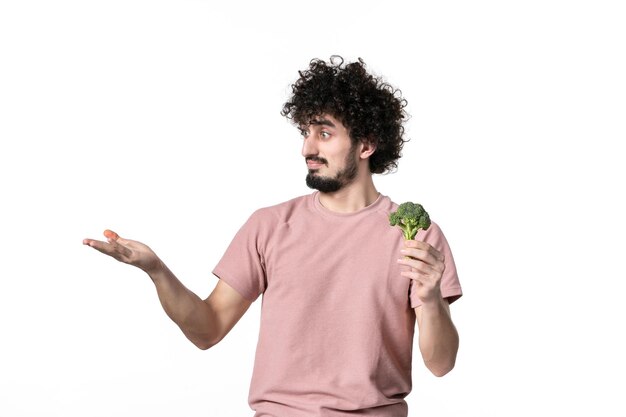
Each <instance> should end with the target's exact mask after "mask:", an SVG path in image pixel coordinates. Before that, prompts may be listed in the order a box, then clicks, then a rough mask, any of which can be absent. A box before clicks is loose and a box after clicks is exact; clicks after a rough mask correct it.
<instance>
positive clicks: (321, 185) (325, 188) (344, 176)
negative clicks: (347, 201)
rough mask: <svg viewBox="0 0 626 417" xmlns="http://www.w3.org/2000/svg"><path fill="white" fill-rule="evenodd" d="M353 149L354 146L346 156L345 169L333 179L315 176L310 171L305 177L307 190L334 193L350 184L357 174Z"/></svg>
mask: <svg viewBox="0 0 626 417" xmlns="http://www.w3.org/2000/svg"><path fill="white" fill-rule="evenodd" d="M355 149H356V146H352V147H350V152H348V156H347V157H346V161H345V167H344V168H343V169H341V170H340V171H339V172H337V174H336V175H335V176H334V177H323V176H321V175H319V174H317V170H315V169H310V170H309V173H308V174H307V176H306V185H307V186H308V187H309V188H312V189H314V190H318V191H320V192H322V193H334V192H335V191H339V190H341V189H342V188H343V187H345V186H346V185H348V184H350V183H351V182H352V181H353V180H354V179H355V178H356V175H357V174H358V172H359V170H358V165H357V159H356V156H355V155H354V150H355ZM310 159H313V160H317V161H321V162H326V161H325V160H323V159H321V158H315V157H313V158H310ZM327 166H328V164H327Z"/></svg>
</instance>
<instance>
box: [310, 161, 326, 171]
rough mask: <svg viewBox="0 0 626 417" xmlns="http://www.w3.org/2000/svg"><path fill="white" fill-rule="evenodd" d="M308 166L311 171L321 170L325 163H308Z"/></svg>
mask: <svg viewBox="0 0 626 417" xmlns="http://www.w3.org/2000/svg"><path fill="white" fill-rule="evenodd" d="M306 166H307V167H308V168H309V169H320V168H321V167H323V166H324V164H323V163H321V162H313V161H307V163H306Z"/></svg>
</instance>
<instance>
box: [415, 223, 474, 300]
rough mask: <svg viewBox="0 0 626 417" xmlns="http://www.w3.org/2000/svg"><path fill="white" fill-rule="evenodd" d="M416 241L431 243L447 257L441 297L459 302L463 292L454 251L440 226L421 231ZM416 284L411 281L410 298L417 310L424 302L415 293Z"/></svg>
mask: <svg viewBox="0 0 626 417" xmlns="http://www.w3.org/2000/svg"><path fill="white" fill-rule="evenodd" d="M415 239H416V240H421V241H423V242H426V243H429V244H430V245H431V246H432V247H434V248H435V249H437V250H438V251H439V252H441V253H442V254H443V256H444V257H445V259H444V264H445V269H444V271H443V276H442V277H441V295H442V296H443V298H447V299H448V302H450V303H452V302H454V301H456V300H458V299H459V298H460V297H461V295H463V292H462V290H461V283H460V282H459V276H458V275H457V272H456V265H455V263H454V258H453V257H452V251H451V250H450V245H449V244H448V241H447V239H446V237H445V236H444V234H443V232H442V231H441V228H440V227H439V225H437V224H436V223H435V222H431V225H430V227H429V228H428V230H426V231H424V230H420V231H419V232H418V234H417V236H416V237H415ZM414 290H415V282H414V280H411V284H410V287H409V298H410V300H411V308H415V307H417V306H419V305H421V304H422V301H421V300H420V299H419V298H418V297H417V295H416V293H415V291H414Z"/></svg>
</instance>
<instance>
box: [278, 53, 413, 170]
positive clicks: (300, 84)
mask: <svg viewBox="0 0 626 417" xmlns="http://www.w3.org/2000/svg"><path fill="white" fill-rule="evenodd" d="M343 64H344V60H343V58H342V57H340V56H337V55H333V56H332V57H331V58H330V62H329V63H326V62H325V61H322V60H320V59H313V60H311V62H310V64H309V68H308V69H307V70H305V71H298V73H299V74H300V78H299V79H298V80H297V81H296V82H295V83H294V84H293V85H292V86H291V87H292V92H293V95H292V96H291V98H290V100H289V101H287V102H286V103H285V104H284V105H283V109H282V111H281V115H283V116H285V117H287V118H288V119H290V120H291V121H292V122H293V123H294V124H297V125H299V126H308V125H309V124H310V123H311V121H312V120H314V119H315V118H317V117H319V116H321V115H322V114H324V113H326V114H330V115H331V116H333V117H335V118H336V119H338V120H339V121H341V123H342V124H343V125H344V126H345V127H346V128H347V129H348V132H350V138H351V140H352V143H358V142H367V143H371V144H373V145H375V146H376V151H375V152H374V153H373V154H372V155H371V156H370V158H369V168H370V172H372V173H374V174H382V173H386V172H391V171H392V170H395V169H396V168H397V167H398V163H397V160H398V159H399V158H400V157H401V156H402V154H401V151H402V147H403V146H404V143H405V142H407V141H408V140H405V139H404V138H403V135H404V127H403V126H402V124H403V123H404V121H406V120H407V119H408V114H407V113H406V111H405V110H404V108H405V107H406V104H407V102H406V100H405V99H404V98H402V93H401V91H400V90H398V89H394V88H393V87H392V86H391V85H389V84H387V83H386V82H383V80H382V79H381V78H380V77H374V76H373V75H370V74H368V73H367V71H366V70H365V62H363V60H362V59H361V58H359V59H358V62H353V63H349V64H347V65H345V66H344V65H343Z"/></svg>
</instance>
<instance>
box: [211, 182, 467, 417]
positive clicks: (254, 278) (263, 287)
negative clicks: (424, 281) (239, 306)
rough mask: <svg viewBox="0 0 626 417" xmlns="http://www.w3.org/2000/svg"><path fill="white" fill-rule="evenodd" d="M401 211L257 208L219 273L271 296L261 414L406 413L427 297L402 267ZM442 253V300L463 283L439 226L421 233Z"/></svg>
mask: <svg viewBox="0 0 626 417" xmlns="http://www.w3.org/2000/svg"><path fill="white" fill-rule="evenodd" d="M396 208H397V204H395V203H393V202H392V201H391V200H390V199H389V198H388V197H386V196H383V195H380V196H379V197H378V199H377V200H376V201H375V202H374V203H372V204H371V205H369V206H368V207H365V208H363V209H362V210H359V211H357V212H355V213H348V214H343V213H335V212H332V211H330V210H328V209H326V208H325V207H324V206H322V205H321V203H320V202H319V193H318V192H314V193H312V194H309V195H305V196H302V197H298V198H295V199H293V200H290V201H287V202H285V203H282V204H279V205H276V206H272V207H267V208H263V209H260V210H257V211H256V212H254V214H252V216H251V217H250V218H249V220H248V221H247V222H246V223H245V224H244V225H243V227H242V228H241V229H240V230H239V232H238V233H237V234H236V236H235V238H234V239H233V241H232V243H231V244H230V246H229V247H228V249H227V250H226V253H225V254H224V256H223V258H222V259H221V260H220V262H219V263H218V265H217V266H216V267H215V269H214V270H213V273H214V274H215V275H216V276H217V277H218V278H220V279H222V280H224V281H225V282H226V283H228V284H229V285H230V286H231V287H233V288H234V289H236V290H237V291H238V292H239V293H240V294H241V295H242V296H243V297H245V298H247V299H248V300H251V301H254V300H256V299H257V298H258V297H259V295H260V294H263V298H262V307H261V325H260V333H259V340H258V344H257V350H256V358H255V363H254V371H253V375H252V381H251V385H250V394H249V398H248V400H249V404H250V407H251V408H252V409H253V410H255V411H256V413H255V415H254V416H255V417H266V416H271V417H320V416H323V417H326V416H327V417H331V416H332V417H339V416H355V415H359V416H377V417H386V416H389V417H403V416H407V414H408V406H407V403H406V401H405V400H404V398H405V397H406V396H407V395H408V394H409V392H411V361H412V352H413V334H414V329H415V312H414V310H413V307H416V306H418V305H420V300H419V299H418V298H417V297H416V296H415V294H413V291H412V288H413V286H412V280H411V279H408V278H405V277H403V276H401V275H400V271H401V269H402V268H407V267H406V266H402V265H398V263H397V262H396V260H397V259H398V258H400V257H401V256H402V255H401V254H400V249H401V248H402V247H403V245H404V237H403V235H402V232H401V230H400V229H399V228H398V227H392V226H390V225H389V213H390V212H391V211H395V210H396ZM416 239H417V240H423V241H426V242H428V243H430V244H431V245H433V246H434V247H435V248H437V249H438V250H439V251H441V252H442V253H443V254H444V255H445V259H446V261H445V262H446V268H445V271H444V274H443V278H442V281H441V290H442V293H443V296H444V297H446V298H448V299H449V300H450V301H454V300H456V299H457V298H459V297H460V296H461V286H460V284H459V280H458V277H457V273H456V267H455V264H454V259H453V258H452V253H451V252H450V248H449V246H448V242H447V241H446V238H445V237H444V235H443V233H442V232H441V229H440V228H439V226H438V225H437V224H436V223H434V222H433V223H432V224H431V226H430V227H429V228H428V230H427V231H424V230H420V231H419V233H418V235H417V236H416Z"/></svg>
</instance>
